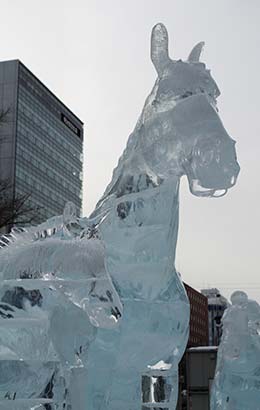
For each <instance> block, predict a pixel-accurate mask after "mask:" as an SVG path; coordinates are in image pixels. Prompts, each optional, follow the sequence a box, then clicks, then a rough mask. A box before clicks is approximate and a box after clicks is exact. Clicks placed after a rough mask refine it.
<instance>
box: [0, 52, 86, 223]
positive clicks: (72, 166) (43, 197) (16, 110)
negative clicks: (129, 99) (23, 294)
mask: <svg viewBox="0 0 260 410" xmlns="http://www.w3.org/2000/svg"><path fill="white" fill-rule="evenodd" d="M6 109H9V113H8V115H7V121H6V122H5V123H4V124H2V125H1V126H0V180H4V179H5V180H6V179H8V180H9V181H10V183H11V184H12V190H13V195H14V197H15V195H24V194H30V198H29V201H30V205H31V206H32V207H35V208H39V212H38V215H37V220H36V221H35V222H37V223H40V222H42V221H44V220H46V219H47V218H49V217H51V216H54V215H58V214H61V213H62V212H63V208H64V205H65V203H66V202H67V201H72V202H74V204H75V205H76V208H77V211H78V213H80V211H81V202H82V193H81V190H82V160H83V159H82V147H83V123H82V121H81V120H80V119H79V118H78V117H77V116H76V115H75V114H73V112H72V111H71V110H70V109H69V108H68V107H66V105H65V104H63V102H61V101H60V100H59V99H58V98H57V97H56V96H55V95H54V94H53V93H52V92H51V91H50V90H49V89H48V88H47V87H46V86H45V85H44V84H43V83H42V82H41V81H40V80H39V79H38V78H37V77H35V75H34V74H32V72H31V71H30V70H28V68H26V67H25V66H24V64H22V63H21V62H20V61H19V60H12V61H4V62H0V110H6Z"/></svg>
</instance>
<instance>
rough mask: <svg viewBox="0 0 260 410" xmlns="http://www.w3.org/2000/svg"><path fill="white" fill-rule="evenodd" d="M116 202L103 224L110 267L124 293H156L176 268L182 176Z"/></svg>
mask: <svg viewBox="0 0 260 410" xmlns="http://www.w3.org/2000/svg"><path fill="white" fill-rule="evenodd" d="M113 202H114V203H113V205H112V203H111V204H110V205H111V206H110V209H109V211H108V214H107V217H106V218H105V219H104V221H103V222H102V223H101V226H100V229H101V232H102V235H103V238H104V240H105V244H106V255H107V257H106V265H107V268H108V271H109V273H110V275H111V276H112V278H113V280H114V283H116V284H117V287H118V288H121V289H123V292H124V296H126V295H128V293H130V294H131V295H133V293H134V295H135V297H141V298H142V297H145V298H147V297H152V298H154V297H157V296H156V295H158V294H161V293H162V291H163V290H165V289H167V287H168V286H169V284H170V282H171V280H172V278H173V274H174V272H175V270H174V261H175V249H176V242H177V234H178V217H179V178H177V177H173V178H171V179H170V180H168V181H164V182H163V183H161V184H160V185H159V186H158V187H150V188H147V189H145V190H143V191H139V192H134V193H131V194H128V195H124V196H122V197H119V198H116V199H115V198H114V201H113Z"/></svg>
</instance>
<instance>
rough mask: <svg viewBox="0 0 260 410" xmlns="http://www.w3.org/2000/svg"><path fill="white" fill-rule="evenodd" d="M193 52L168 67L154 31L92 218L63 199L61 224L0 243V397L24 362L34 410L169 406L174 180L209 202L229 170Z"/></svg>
mask: <svg viewBox="0 0 260 410" xmlns="http://www.w3.org/2000/svg"><path fill="white" fill-rule="evenodd" d="M202 46H203V43H199V44H198V45H197V46H195V47H194V49H193V50H192V51H191V53H190V55H189V57H188V59H187V61H182V60H172V59H171V58H170V57H169V54H168V35H167V31H166V28H165V27H164V26H163V25H162V24H157V25H156V26H155V27H154V29H153V31H152V39H151V58H152V62H153V64H154V67H155V69H156V71H157V75H158V76H157V79H156V82H155V85H154V87H153V89H152V91H151V93H150V95H149V96H148V97H147V99H146V101H145V105H144V108H143V111H142V113H141V115H140V118H139V120H138V122H137V125H136V127H135V129H134V130H133V132H132V134H131V135H130V137H129V140H128V143H127V146H126V149H125V151H124V152H123V154H122V156H121V158H120V159H119V162H118V165H117V167H116V168H115V170H114V173H113V176H112V180H111V183H110V184H109V185H108V187H107V189H106V190H105V193H104V195H103V197H102V198H101V199H100V201H99V202H98V204H97V206H96V208H95V210H94V211H93V213H92V214H91V215H90V217H89V218H77V217H76V214H75V210H74V207H73V204H68V205H67V206H66V208H65V211H64V215H63V216H59V217H56V218H52V219H50V220H48V221H47V222H46V223H44V224H42V225H40V226H38V227H35V228H30V229H28V230H27V231H24V232H20V233H19V232H17V230H14V231H13V232H12V234H11V235H9V236H7V237H5V238H2V241H1V242H0V244H2V246H3V249H2V250H1V258H0V274H1V288H0V300H1V302H0V316H1V318H0V326H1V332H2V331H3V335H4V336H3V337H2V338H1V339H0V341H1V343H0V344H1V346H0V348H1V349H2V350H1V358H2V359H1V360H3V361H4V360H8V366H9V367H8V371H7V372H6V373H5V376H4V377H3V379H1V380H0V390H2V391H3V400H5V399H6V400H8V401H9V400H10V399H9V395H8V394H9V393H8V392H9V390H10V394H11V395H10V397H11V398H12V399H13V402H14V403H15V401H16V395H15V392H14V385H15V383H14V380H16V379H15V375H16V374H17V372H18V367H17V368H16V366H18V362H17V360H19V358H21V359H22V360H23V361H24V363H29V364H28V366H29V370H30V371H31V372H34V371H35V370H34V367H33V364H31V363H32V361H30V360H37V363H39V364H38V367H37V377H36V379H37V380H35V384H34V385H33V387H32V391H31V393H30V391H29V390H30V389H29V390H28V389H26V388H24V387H23V386H24V383H25V382H24V380H22V377H21V380H20V381H19V380H18V381H17V391H19V400H26V399H27V400H29V399H30V400H31V399H39V400H40V399H49V400H52V403H50V404H45V405H44V404H40V406H41V407H44V406H46V407H45V408H46V409H47V408H48V409H51V410H54V409H59V410H60V409H64V408H65V409H67V410H86V409H88V410H101V409H102V410H140V409H141V407H142V406H143V409H144V410H145V409H146V408H158V407H159V408H167V409H171V410H173V409H175V407H176V403H177V397H178V363H179V361H180V359H181V357H182V355H183V352H184V350H185V348H186V344H187V340H188V334H189V302H188V298H187V295H186V292H185V289H184V286H183V284H182V280H181V277H180V275H179V274H178V273H177V272H176V270H175V265H174V262H175V250H176V242H177V234H178V218H179V183H180V178H181V177H182V176H184V175H186V176H187V178H188V181H189V186H190V191H191V193H192V194H194V195H197V196H203V197H205V196H210V197H217V196H221V195H223V194H225V193H226V191H227V190H228V189H229V188H231V187H232V186H233V185H234V184H235V182H236V179H237V175H238V172H239V166H238V163H237V160H236V153H235V143H234V141H233V140H232V139H231V138H230V137H229V135H228V134H227V132H226V131H225V129H224V127H223V125H222V123H221V121H220V118H219V116H218V111H217V107H216V99H217V97H218V95H219V90H218V87H217V85H216V83H215V81H214V80H213V79H212V77H211V75H210V72H209V70H208V69H207V68H206V66H205V64H204V63H201V62H200V61H199V58H200V53H201V50H202ZM43 323H44V326H41V324H43ZM19 329H21V330H22V331H21V332H20V331H19ZM39 332H42V334H40V333H39ZM18 335H19V336H21V337H20V339H19V337H18ZM39 339H41V340H39ZM18 343H19V344H20V346H18V345H17V344H18ZM33 346H34V349H35V351H33ZM30 352H31V354H30ZM12 360H13V361H14V363H15V364H13V363H12V364H9V362H10V363H11V361H12ZM47 363H55V369H53V368H49V367H48V366H47ZM12 366H13V367H12ZM46 366H47V367H46ZM44 369H46V371H47V372H49V373H48V375H47V377H46V372H45V370H44ZM29 370H28V371H29ZM26 371H27V370H25V369H23V368H21V374H22V375H23V374H24V375H25V376H24V377H27V374H28V373H26ZM9 380H10V382H9ZM48 380H49V381H48ZM22 392H24V393H23V397H22ZM6 394H7V396H6ZM8 405H9V403H8ZM47 406H51V407H47ZM41 407H40V408H41ZM29 408H30V410H31V409H33V408H37V407H33V406H31V407H29Z"/></svg>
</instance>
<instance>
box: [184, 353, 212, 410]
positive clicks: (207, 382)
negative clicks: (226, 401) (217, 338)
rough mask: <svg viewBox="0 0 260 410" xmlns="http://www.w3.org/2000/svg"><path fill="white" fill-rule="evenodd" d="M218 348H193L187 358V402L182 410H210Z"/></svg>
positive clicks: (186, 355)
mask: <svg viewBox="0 0 260 410" xmlns="http://www.w3.org/2000/svg"><path fill="white" fill-rule="evenodd" d="M217 349H218V348H217V347H216V346H206V347H205V346H204V347H191V348H189V349H187V351H186V354H185V358H186V360H185V361H186V375H187V385H186V391H185V392H186V401H185V406H184V405H183V406H182V407H180V408H179V409H180V410H184V408H185V410H210V390H211V386H212V383H213V380H214V376H215V369H216V362H217Z"/></svg>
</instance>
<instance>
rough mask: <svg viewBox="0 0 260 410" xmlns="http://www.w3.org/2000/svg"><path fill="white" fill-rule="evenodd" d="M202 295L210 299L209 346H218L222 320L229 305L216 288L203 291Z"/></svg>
mask: <svg viewBox="0 0 260 410" xmlns="http://www.w3.org/2000/svg"><path fill="white" fill-rule="evenodd" d="M201 293H202V294H203V295H204V296H206V297H207V299H208V316H209V325H208V326H209V345H210V346H218V345H219V343H220V339H221V335H222V322H221V319H222V316H223V314H224V311H225V310H226V308H227V307H228V306H229V303H228V301H227V299H226V298H225V297H224V296H222V295H221V294H220V292H219V290H218V289H216V288H212V289H202V291H201Z"/></svg>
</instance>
